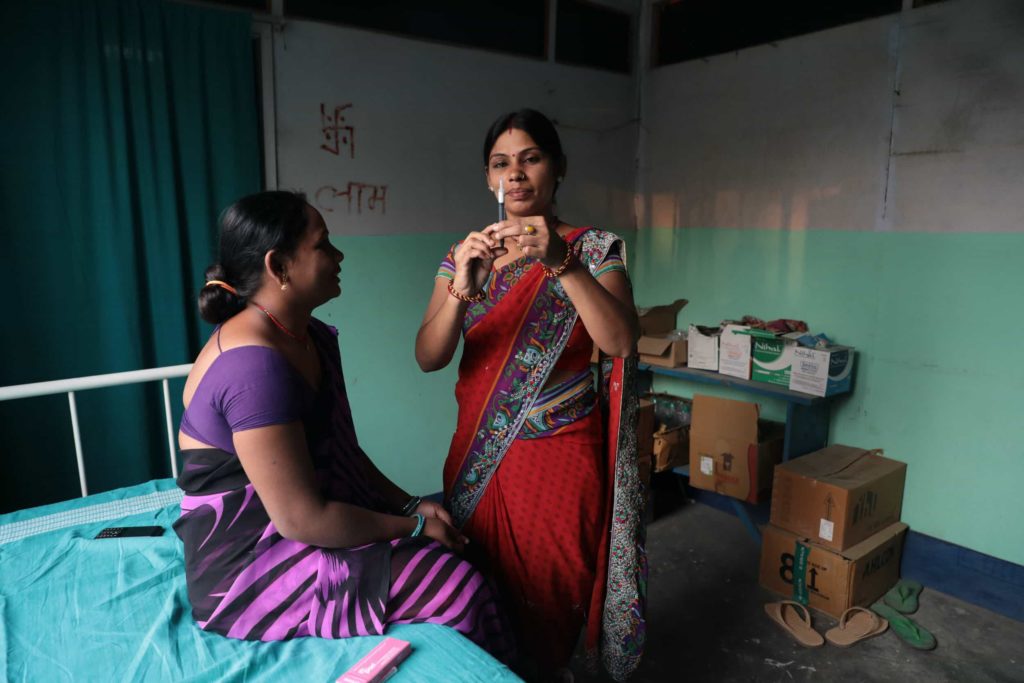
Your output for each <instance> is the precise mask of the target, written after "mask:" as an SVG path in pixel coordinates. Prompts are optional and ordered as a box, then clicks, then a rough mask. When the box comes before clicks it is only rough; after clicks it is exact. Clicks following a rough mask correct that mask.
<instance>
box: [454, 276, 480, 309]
mask: <svg viewBox="0 0 1024 683" xmlns="http://www.w3.org/2000/svg"><path fill="white" fill-rule="evenodd" d="M448 293H449V294H451V295H452V296H454V297H455V298H456V299H458V300H459V301H465V302H466V303H470V304H476V303H480V302H481V301H483V300H484V290H482V289H481V290H480V291H479V292H477V293H476V294H474V295H473V296H466V295H465V294H463V293H462V292H456V291H455V280H449V281H448Z"/></svg>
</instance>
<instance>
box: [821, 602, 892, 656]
mask: <svg viewBox="0 0 1024 683" xmlns="http://www.w3.org/2000/svg"><path fill="white" fill-rule="evenodd" d="M887 628H889V622H888V621H887V620H885V619H883V618H882V617H880V616H878V615H877V614H875V613H874V612H872V611H871V610H869V609H867V608H866V607H851V608H850V609H848V610H846V611H845V612H843V614H842V616H841V617H839V625H838V626H836V627H835V628H830V629H829V630H827V631H825V640H827V641H828V642H830V643H832V644H833V645H835V646H837V647H850V646H851V645H853V644H855V643H859V642H860V641H862V640H867V639H868V638H872V637H874V636H877V635H879V634H880V633H884V632H885V629H887Z"/></svg>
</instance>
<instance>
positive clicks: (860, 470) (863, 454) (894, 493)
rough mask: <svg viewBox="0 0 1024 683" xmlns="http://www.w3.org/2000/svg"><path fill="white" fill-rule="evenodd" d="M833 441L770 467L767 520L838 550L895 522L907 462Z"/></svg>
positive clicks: (898, 517)
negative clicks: (772, 469) (772, 476)
mask: <svg viewBox="0 0 1024 683" xmlns="http://www.w3.org/2000/svg"><path fill="white" fill-rule="evenodd" d="M879 453H880V451H868V450H865V449H863V448H853V447H850V446H842V445H838V444H836V445H833V446H828V447H826V448H823V449H821V450H820V451H815V452H814V453H808V454H807V455H804V456H801V457H799V458H794V459H793V460H790V461H789V462H786V463H783V464H781V465H779V466H778V467H776V468H775V483H774V486H773V490H772V507H771V523H772V524H774V525H775V526H777V527H779V528H781V529H785V530H787V531H791V532H793V533H795V534H797V535H798V536H803V537H805V538H810V539H811V540H813V541H814V542H815V543H818V544H820V545H822V546H825V547H827V548H831V549H833V550H837V551H842V550H845V549H846V548H849V547H851V546H853V545H856V544H857V543H860V542H861V541H863V540H864V539H866V538H868V537H869V536H872V535H873V534H875V533H877V532H878V531H879V530H881V529H884V528H885V527H887V526H889V525H891V524H893V523H894V522H898V521H899V519H900V512H901V510H902V507H903V485H904V483H905V481H906V478H907V465H906V463H902V462H899V461H898V460H891V459H889V458H885V457H882V456H881V455H879Z"/></svg>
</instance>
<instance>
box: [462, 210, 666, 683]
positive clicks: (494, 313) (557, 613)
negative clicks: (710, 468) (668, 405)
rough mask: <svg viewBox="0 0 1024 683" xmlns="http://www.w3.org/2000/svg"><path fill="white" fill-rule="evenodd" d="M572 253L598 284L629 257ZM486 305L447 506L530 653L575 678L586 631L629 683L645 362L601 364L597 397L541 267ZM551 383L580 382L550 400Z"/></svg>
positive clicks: (600, 238) (574, 324)
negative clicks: (613, 262)
mask: <svg viewBox="0 0 1024 683" xmlns="http://www.w3.org/2000/svg"><path fill="white" fill-rule="evenodd" d="M567 241H568V242H569V244H570V246H571V247H572V248H573V249H574V250H575V251H576V253H577V255H578V257H579V258H580V260H581V262H582V263H583V264H584V265H585V266H586V267H588V268H589V269H590V271H591V272H593V271H594V270H595V269H596V268H597V267H598V266H599V265H600V264H601V263H602V262H603V261H604V259H605V258H606V257H607V254H608V251H609V249H611V247H612V246H613V245H614V244H616V243H619V245H620V249H621V242H619V240H618V238H617V237H616V236H615V235H612V234H611V233H607V232H602V231H598V230H588V229H582V228H581V229H578V230H576V231H574V232H573V233H572V234H571V235H569V236H568V238H567ZM620 253H621V252H620ZM489 293H490V295H491V296H490V301H489V302H488V303H487V304H477V305H474V306H472V307H471V308H470V310H469V311H467V316H466V324H465V327H464V336H465V344H464V350H463V357H462V362H461V364H460V366H459V380H458V383H457V384H456V388H455V395H456V399H457V400H458V403H459V418H458V426H457V429H456V433H455V436H454V438H453V439H452V445H451V449H450V451H449V454H448V458H447V460H446V462H445V467H444V489H445V499H446V503H447V506H448V508H449V509H450V510H451V512H452V514H453V517H454V518H455V521H456V524H457V525H459V526H461V528H462V530H463V531H464V532H465V533H466V535H467V536H469V538H470V539H471V541H472V542H471V544H470V548H471V549H472V550H473V552H474V554H475V555H476V557H475V559H477V560H478V561H481V562H482V564H483V565H484V566H485V567H486V568H488V569H489V570H490V571H491V572H492V574H493V575H494V577H495V578H496V579H497V581H498V582H499V586H500V587H501V588H502V590H503V597H504V598H505V600H506V601H507V602H508V603H509V608H510V610H511V612H512V614H513V616H514V617H515V618H516V621H517V622H518V623H517V626H518V628H517V632H518V633H517V635H518V636H519V639H520V643H519V645H520V648H521V650H522V651H524V653H526V654H527V655H528V656H530V657H532V658H533V659H534V660H535V661H536V663H537V664H538V665H539V666H540V667H542V668H543V669H544V670H553V669H555V668H557V667H560V666H565V665H567V663H568V661H569V659H570V657H571V655H572V652H573V649H574V647H575V645H576V641H577V637H578V634H579V630H580V627H581V626H582V625H583V624H584V622H586V624H587V637H586V647H587V651H588V654H589V655H590V656H591V657H593V658H594V659H595V660H596V658H597V657H598V656H599V655H600V657H601V659H602V660H603V662H604V664H605V667H606V668H607V669H608V670H609V672H610V673H611V674H612V676H613V677H615V678H617V679H622V678H625V677H626V676H627V675H628V674H629V673H631V672H632V670H633V669H635V667H636V666H637V664H638V663H639V659H640V654H641V652H642V648H643V641H644V618H643V612H644V600H645V593H646V562H645V553H644V547H643V543H644V539H643V524H642V505H643V494H642V489H641V485H640V481H639V476H638V472H637V463H636V435H635V413H636V396H635V391H634V389H633V386H632V383H631V378H632V375H633V373H632V372H631V369H634V368H635V360H633V359H628V360H626V361H623V360H622V359H616V360H615V361H614V363H612V362H606V363H604V364H603V365H604V366H606V367H604V368H603V370H605V371H610V372H609V375H610V378H609V379H608V380H607V381H602V382H601V384H600V386H601V388H602V389H603V390H604V391H603V392H596V391H595V387H594V385H593V379H592V377H591V374H590V354H591V349H592V341H591V339H590V335H589V334H588V333H587V331H586V328H585V327H584V326H583V324H582V322H579V321H578V314H577V313H576V310H575V308H574V307H573V305H572V302H571V301H570V300H569V298H568V297H567V296H566V294H565V292H564V290H563V289H562V287H561V284H560V283H559V282H558V280H557V279H549V278H546V277H545V276H544V272H543V270H542V269H541V268H540V267H539V266H538V265H536V262H535V261H532V260H529V259H520V260H519V261H517V262H513V263H512V264H509V266H506V267H505V268H503V269H501V270H499V271H496V272H495V274H494V275H493V276H492V282H491V286H490V287H489ZM554 370H558V371H559V372H560V373H562V372H563V371H571V372H565V374H571V375H572V377H573V379H572V380H570V381H569V382H566V383H563V384H560V385H559V386H557V387H546V386H545V385H546V382H547V379H548V377H549V376H550V375H551V372H552V371H554ZM598 393H602V394H603V400H600V401H599V400H598V398H597V395H598Z"/></svg>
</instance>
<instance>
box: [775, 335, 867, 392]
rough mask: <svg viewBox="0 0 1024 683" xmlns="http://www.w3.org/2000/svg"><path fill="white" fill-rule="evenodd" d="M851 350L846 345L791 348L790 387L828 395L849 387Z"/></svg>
mask: <svg viewBox="0 0 1024 683" xmlns="http://www.w3.org/2000/svg"><path fill="white" fill-rule="evenodd" d="M853 356H854V350H853V349H852V348H851V347H849V346H828V347H825V348H821V349H812V348H808V347H804V346H795V347H793V366H792V370H791V373H790V377H789V388H790V389H792V390H793V391H802V392H804V393H805V394H813V395H815V396H831V395H832V394H841V393H843V392H844V391H849V390H850V382H851V381H852V379H853Z"/></svg>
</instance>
